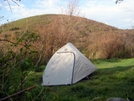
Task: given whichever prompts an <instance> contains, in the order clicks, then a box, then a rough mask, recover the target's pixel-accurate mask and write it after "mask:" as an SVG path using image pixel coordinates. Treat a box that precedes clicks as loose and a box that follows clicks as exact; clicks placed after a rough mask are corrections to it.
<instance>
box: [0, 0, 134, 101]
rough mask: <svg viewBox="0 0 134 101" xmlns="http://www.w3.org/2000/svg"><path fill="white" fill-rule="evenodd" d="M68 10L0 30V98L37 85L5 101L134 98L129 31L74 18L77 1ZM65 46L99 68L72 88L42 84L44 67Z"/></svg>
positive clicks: (133, 38) (133, 37)
mask: <svg viewBox="0 0 134 101" xmlns="http://www.w3.org/2000/svg"><path fill="white" fill-rule="evenodd" d="M6 1H7V2H8V0H6ZM12 1H13V2H14V3H16V2H15V0H12ZM16 1H17V0H16ZM68 7H69V8H68V10H67V11H66V13H67V14H63V15H42V16H35V17H30V18H25V19H21V20H18V21H14V22H10V23H8V24H4V25H2V26H0V46H1V47H0V96H1V98H4V97H7V96H9V95H11V94H14V93H16V92H18V91H22V90H23V89H25V88H28V87H31V86H33V85H36V88H35V89H32V90H30V91H27V92H23V93H22V94H20V95H17V96H15V97H12V98H9V100H10V101H13V100H14V101H16V100H19V101H44V100H46V101H76V100H77V101H83V100H86V101H104V100H106V99H107V98H109V97H113V96H114V97H122V98H126V97H132V98H134V95H133V92H134V88H133V84H134V77H133V74H134V69H133V67H134V65H133V61H134V58H133V57H134V30H121V29H117V28H115V27H112V26H108V25H105V24H102V23H99V22H95V21H92V20H88V19H86V18H83V17H79V16H78V15H79V11H77V9H75V7H77V2H76V1H74V2H72V4H71V3H70V4H69V5H68ZM67 42H72V43H73V44H74V45H75V46H76V47H77V48H78V49H79V50H80V51H81V52H82V53H83V54H84V55H85V56H87V57H88V58H89V59H93V60H92V62H93V63H94V64H95V65H96V66H97V67H98V70H97V71H96V72H95V73H94V74H92V75H90V78H89V80H87V79H83V80H81V81H80V82H79V83H77V84H74V85H70V86H55V87H43V86H41V83H42V74H43V71H44V69H45V65H46V63H47V62H48V60H49V59H50V57H51V56H52V55H53V54H54V52H55V51H57V49H58V48H60V47H61V46H63V45H64V44H66V43H67ZM126 58H130V59H126ZM1 98H0V101H1Z"/></svg>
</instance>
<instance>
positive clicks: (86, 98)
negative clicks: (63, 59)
mask: <svg viewBox="0 0 134 101" xmlns="http://www.w3.org/2000/svg"><path fill="white" fill-rule="evenodd" d="M92 62H93V63H94V64H95V65H96V67H97V68H98V70H97V71H96V72H94V73H93V74H92V75H90V78H89V79H88V80H87V79H84V80H81V81H80V82H78V83H76V84H74V85H70V86H53V87H45V86H41V83H42V74H43V72H32V73H31V74H30V76H29V78H28V81H27V82H26V86H32V85H37V87H36V88H35V89H33V90H31V91H29V92H27V99H29V101H31V100H32V99H34V98H35V101H106V99H108V98H109V97H122V98H124V99H126V98H127V97H131V98H133V99H134V93H133V92H134V87H133V85H134V76H133V74H134V64H133V62H134V58H131V59H110V60H101V59H98V60H92Z"/></svg>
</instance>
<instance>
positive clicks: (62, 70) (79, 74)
mask: <svg viewBox="0 0 134 101" xmlns="http://www.w3.org/2000/svg"><path fill="white" fill-rule="evenodd" d="M96 69H97V68H96V67H95V66H94V65H93V63H91V62H90V61H89V60H88V59H87V58H86V57H85V56H84V55H83V54H82V53H81V52H80V51H79V50H78V49H77V48H76V47H75V46H74V45H73V44H72V43H67V44H66V45H64V46H63V47H61V48H60V49H59V50H58V51H57V52H55V54H54V55H53V56H52V57H51V59H50V60H49V62H48V64H47V66H46V68H45V70H44V73H43V83H42V85H45V86H54V85H69V84H74V83H76V82H78V81H80V80H81V79H83V78H85V77H86V76H88V75H89V74H91V73H93V72H94V71H95V70H96Z"/></svg>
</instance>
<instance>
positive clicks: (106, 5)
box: [0, 0, 134, 28]
mask: <svg viewBox="0 0 134 101" xmlns="http://www.w3.org/2000/svg"><path fill="white" fill-rule="evenodd" d="M17 3H18V4H19V5H20V6H18V5H16V4H13V3H12V4H11V8H12V11H13V13H11V11H10V8H9V5H8V4H7V3H6V2H4V7H5V9H6V10H7V11H6V12H5V11H1V12H2V13H1V14H6V15H7V14H8V15H11V16H12V17H11V18H15V19H16V20H17V19H20V18H25V17H29V16H34V15H40V14H59V13H62V12H64V11H65V9H66V7H67V3H68V0H22V1H21V2H17ZM133 4H134V0H124V1H123V2H122V3H120V4H118V5H116V4H115V0H111V1H109V0H101V1H99V0H84V1H83V0H81V1H80V2H79V7H80V13H81V14H84V15H85V17H86V18H88V19H92V20H96V21H99V22H103V23H106V24H109V25H111V26H115V27H118V28H131V26H132V25H134V20H133V18H134V13H133V12H134V8H133ZM1 6H2V3H1V2H0V7H1Z"/></svg>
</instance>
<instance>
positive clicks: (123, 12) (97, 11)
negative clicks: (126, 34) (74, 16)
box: [82, 0, 134, 28]
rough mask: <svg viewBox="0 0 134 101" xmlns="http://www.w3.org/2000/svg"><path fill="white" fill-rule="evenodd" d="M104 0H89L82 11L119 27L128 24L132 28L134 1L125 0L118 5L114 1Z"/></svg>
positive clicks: (87, 15)
mask: <svg viewBox="0 0 134 101" xmlns="http://www.w3.org/2000/svg"><path fill="white" fill-rule="evenodd" d="M103 1H104V0H103ZM103 1H102V2H98V1H96V0H95V1H90V0H89V1H88V3H87V4H86V6H84V7H82V12H84V13H85V15H86V17H87V18H89V19H93V20H96V21H99V22H103V23H107V24H109V25H111V26H115V27H118V28H126V25H127V26H128V27H129V28H131V27H130V26H131V24H132V21H133V20H132V19H133V18H134V13H133V12H134V11H133V10H134V9H133V5H132V4H134V1H133V2H130V1H132V0H128V1H126V2H124V1H123V2H122V3H121V4H119V5H116V4H115V3H114V1H112V2H110V1H109V2H108V3H107V2H103ZM110 3H111V5H110ZM113 3H114V4H113ZM129 22H131V23H129Z"/></svg>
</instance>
